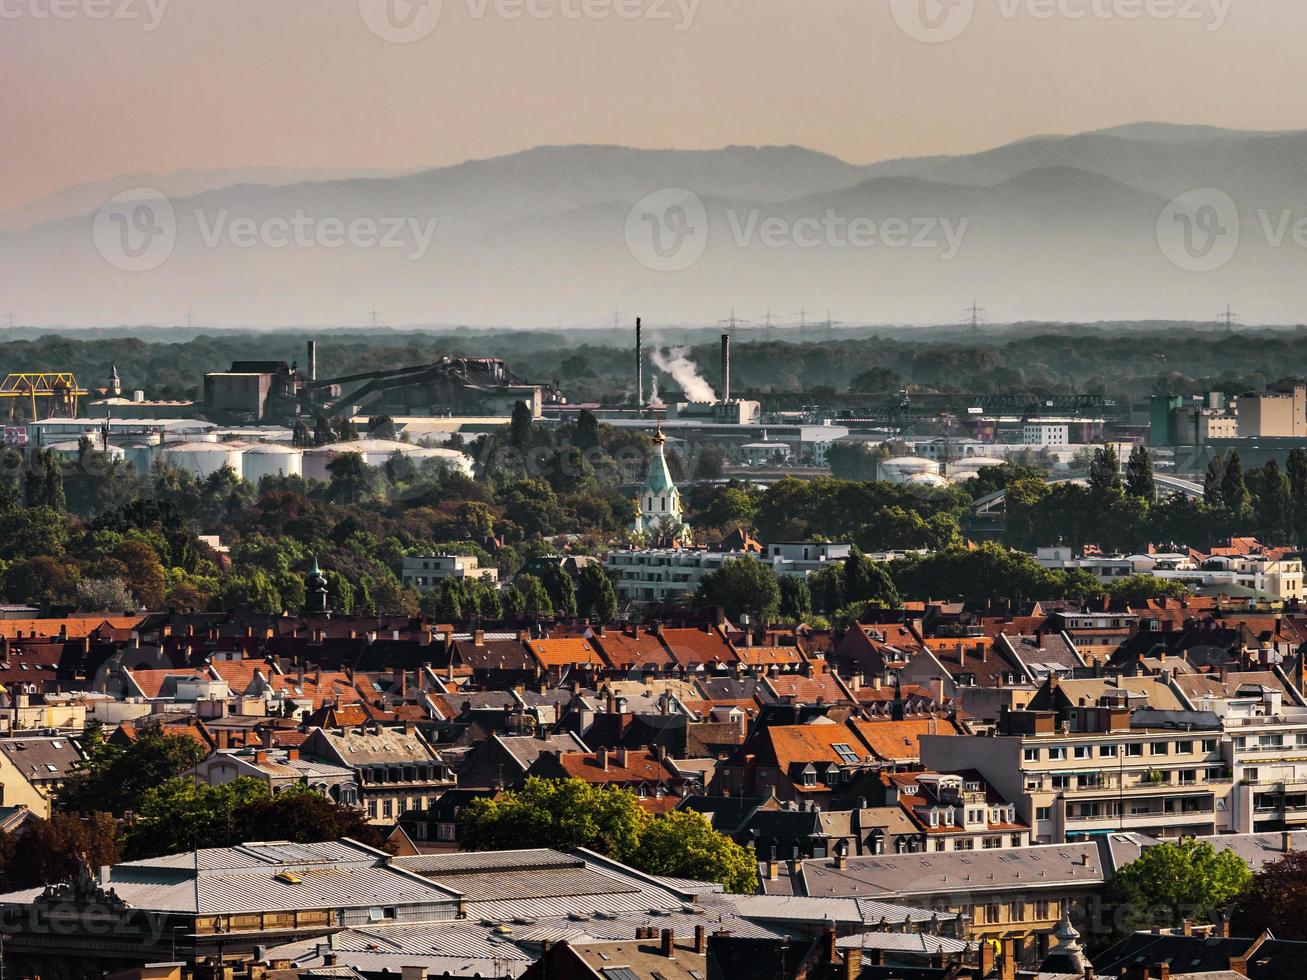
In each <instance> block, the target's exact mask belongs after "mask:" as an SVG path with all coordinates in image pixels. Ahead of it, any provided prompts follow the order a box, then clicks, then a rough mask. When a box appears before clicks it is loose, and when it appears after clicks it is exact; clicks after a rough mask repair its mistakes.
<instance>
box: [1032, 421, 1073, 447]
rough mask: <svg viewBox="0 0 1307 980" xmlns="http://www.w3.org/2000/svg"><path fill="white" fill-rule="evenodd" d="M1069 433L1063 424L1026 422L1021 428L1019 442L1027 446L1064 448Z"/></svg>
mask: <svg viewBox="0 0 1307 980" xmlns="http://www.w3.org/2000/svg"><path fill="white" fill-rule="evenodd" d="M1070 431H1071V430H1070V426H1068V425H1067V424H1066V423H1064V422H1027V423H1025V424H1024V425H1023V426H1022V427H1021V441H1022V442H1024V443H1025V444H1026V445H1028V446H1066V445H1069V444H1070V441H1071V439H1070Z"/></svg>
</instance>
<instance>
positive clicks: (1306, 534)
mask: <svg viewBox="0 0 1307 980" xmlns="http://www.w3.org/2000/svg"><path fill="white" fill-rule="evenodd" d="M1285 473H1286V474H1287V475H1288V477H1289V493H1290V495H1291V496H1292V497H1293V507H1292V524H1293V536H1292V541H1293V543H1294V544H1296V545H1299V546H1301V545H1302V544H1304V543H1307V451H1304V450H1303V449H1301V448H1299V447H1296V446H1295V447H1294V448H1293V449H1290V450H1289V458H1288V459H1287V460H1286V461H1285Z"/></svg>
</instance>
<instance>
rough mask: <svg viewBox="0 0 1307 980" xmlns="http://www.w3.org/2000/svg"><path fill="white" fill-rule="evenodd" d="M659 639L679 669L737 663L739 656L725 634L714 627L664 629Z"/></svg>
mask: <svg viewBox="0 0 1307 980" xmlns="http://www.w3.org/2000/svg"><path fill="white" fill-rule="evenodd" d="M660 638H661V639H662V641H663V643H664V644H665V645H666V646H667V649H668V651H669V652H670V653H671V655H672V659H673V660H674V661H675V662H676V663H677V664H678V665H679V666H681V667H686V668H695V667H704V668H711V667H714V666H716V665H718V664H724V665H727V666H730V665H733V664H737V663H739V660H740V658H739V656H738V655H737V654H736V652H735V648H734V647H733V646H732V645H731V643H730V641H729V640H727V639H726V636H725V634H724V633H723V632H722V631H721V630H720V629H719V628H718V627H715V626H712V627H708V628H707V629H689V628H684V629H664V630H662V633H661V636H660Z"/></svg>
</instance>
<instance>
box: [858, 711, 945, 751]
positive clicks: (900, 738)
mask: <svg viewBox="0 0 1307 980" xmlns="http://www.w3.org/2000/svg"><path fill="white" fill-rule="evenodd" d="M850 724H851V725H852V726H853V727H854V729H856V730H857V733H858V734H859V735H860V736H861V737H862V740H863V741H864V742H865V743H866V744H867V746H868V747H869V748H870V749H871V751H872V752H874V753H875V754H876V756H877V757H879V758H881V759H883V760H885V761H886V762H891V761H902V760H908V759H920V758H921V745H920V742H919V741H918V740H919V738H920V737H921V736H922V735H960V734H962V733H961V732H959V731H958V728H957V725H955V724H954V723H953V722H952V721H950V720H949V719H947V718H920V719H913V720H911V721H906V720H905V721H854V722H850Z"/></svg>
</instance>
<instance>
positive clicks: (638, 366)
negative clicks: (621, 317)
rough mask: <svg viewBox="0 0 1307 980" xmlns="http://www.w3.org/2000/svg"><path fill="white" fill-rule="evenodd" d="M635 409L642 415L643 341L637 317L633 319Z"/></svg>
mask: <svg viewBox="0 0 1307 980" xmlns="http://www.w3.org/2000/svg"><path fill="white" fill-rule="evenodd" d="M635 408H636V412H637V414H639V415H643V414H644V340H643V336H642V334H641V328H640V318H639V317H636V318H635Z"/></svg>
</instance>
